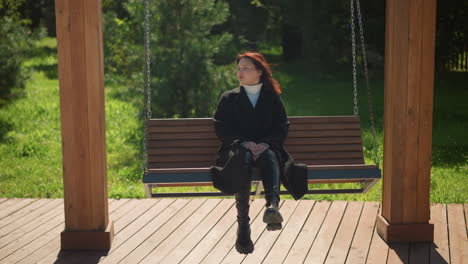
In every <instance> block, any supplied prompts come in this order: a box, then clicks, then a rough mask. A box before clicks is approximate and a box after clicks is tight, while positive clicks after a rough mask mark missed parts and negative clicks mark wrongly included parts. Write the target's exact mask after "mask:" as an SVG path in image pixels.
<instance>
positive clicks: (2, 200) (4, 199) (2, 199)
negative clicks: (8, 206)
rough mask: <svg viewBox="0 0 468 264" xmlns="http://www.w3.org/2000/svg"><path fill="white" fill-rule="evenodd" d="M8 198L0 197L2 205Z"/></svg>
mask: <svg viewBox="0 0 468 264" xmlns="http://www.w3.org/2000/svg"><path fill="white" fill-rule="evenodd" d="M6 200H8V199H7V198H0V206H2V203H3V202H5V201H6Z"/></svg>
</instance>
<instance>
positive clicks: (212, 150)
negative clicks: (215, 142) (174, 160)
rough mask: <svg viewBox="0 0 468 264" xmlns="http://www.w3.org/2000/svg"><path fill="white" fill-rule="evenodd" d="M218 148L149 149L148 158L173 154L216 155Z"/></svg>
mask: <svg viewBox="0 0 468 264" xmlns="http://www.w3.org/2000/svg"><path fill="white" fill-rule="evenodd" d="M217 150H218V147H217V146H216V147H197V148H183V147H180V148H151V149H148V156H157V155H171V154H197V155H198V154H201V155H208V154H213V153H216V151H217Z"/></svg>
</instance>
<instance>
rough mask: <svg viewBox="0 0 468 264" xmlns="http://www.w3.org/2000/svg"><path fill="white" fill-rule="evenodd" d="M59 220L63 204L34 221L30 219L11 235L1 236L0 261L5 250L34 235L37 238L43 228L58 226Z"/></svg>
mask: <svg viewBox="0 0 468 264" xmlns="http://www.w3.org/2000/svg"><path fill="white" fill-rule="evenodd" d="M61 218H63V204H61V205H60V206H58V207H56V208H54V209H53V210H51V211H49V212H47V213H45V214H43V215H41V216H40V217H38V218H36V219H30V222H29V223H28V224H26V225H24V226H21V227H18V228H17V229H15V230H14V231H12V232H11V233H9V234H7V235H6V236H3V237H2V239H1V240H0V248H1V249H0V259H2V256H5V255H4V254H6V252H8V250H6V248H9V249H13V248H14V247H15V246H20V245H22V243H27V242H28V241H30V239H32V238H33V237H34V236H35V235H36V236H39V235H40V234H41V232H44V230H43V227H44V226H46V227H51V225H53V226H56V225H58V224H59V223H60V219H61Z"/></svg>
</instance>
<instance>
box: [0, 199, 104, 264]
mask: <svg viewBox="0 0 468 264" xmlns="http://www.w3.org/2000/svg"><path fill="white" fill-rule="evenodd" d="M109 206H110V207H112V203H109ZM64 227H65V224H64V221H63V219H62V221H61V224H59V225H58V226H56V227H55V228H53V229H51V230H50V231H48V232H46V233H45V234H44V235H42V236H40V237H38V238H37V239H35V240H34V241H32V242H31V243H29V244H27V245H26V246H24V247H22V248H21V249H20V250H17V251H15V252H14V253H13V254H11V255H9V256H8V257H7V258H5V259H3V260H2V263H5V264H7V263H18V262H19V261H20V260H23V259H25V258H26V259H27V258H28V256H37V255H38V254H39V255H41V253H42V255H44V254H45V253H44V252H41V249H43V248H44V247H45V246H47V245H48V244H51V246H52V247H53V246H55V245H57V244H58V245H59V243H57V242H59V240H58V238H59V237H60V233H61V232H62V231H63V229H64ZM59 246H60V245H59ZM46 248H47V247H46ZM35 253H36V254H35ZM32 261H34V259H33V260H32ZM36 261H37V259H36ZM30 262H31V261H30Z"/></svg>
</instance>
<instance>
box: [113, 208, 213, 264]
mask: <svg viewBox="0 0 468 264" xmlns="http://www.w3.org/2000/svg"><path fill="white" fill-rule="evenodd" d="M219 203H220V200H219V199H208V200H206V201H205V202H204V203H203V204H202V205H201V206H200V207H198V208H197V209H196V210H195V211H194V212H193V213H191V214H190V215H185V216H184V217H181V218H184V219H183V220H182V222H180V223H177V222H175V221H174V223H170V224H169V225H166V226H165V227H163V228H162V229H161V232H160V233H159V234H158V239H157V240H156V241H154V240H153V242H156V243H151V245H150V246H151V247H152V249H151V250H150V251H149V252H148V254H147V255H146V256H145V255H143V254H141V256H140V255H138V256H136V254H133V253H132V254H130V255H128V256H127V257H126V258H125V259H123V260H122V261H121V262H120V263H128V264H133V263H159V262H160V261H161V260H162V259H163V258H164V257H165V256H166V255H167V254H168V253H169V252H170V251H171V250H172V249H173V248H175V247H176V246H177V245H178V244H179V242H180V241H182V240H183V239H184V238H185V237H186V236H187V235H188V234H189V233H190V232H192V230H193V229H194V228H195V227H196V226H197V225H198V224H199V223H200V222H201V221H202V220H203V219H204V218H205V217H206V215H207V214H208V213H209V212H211V211H212V210H214V208H215V207H216V206H217V205H218V204H219ZM140 260H141V262H140Z"/></svg>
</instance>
